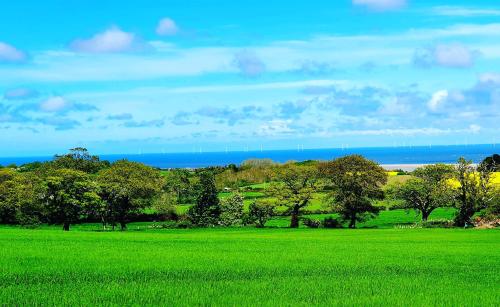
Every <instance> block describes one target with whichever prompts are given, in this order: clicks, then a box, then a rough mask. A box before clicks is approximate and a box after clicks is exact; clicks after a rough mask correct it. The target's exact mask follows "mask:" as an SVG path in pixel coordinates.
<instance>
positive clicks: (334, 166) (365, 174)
mask: <svg viewBox="0 0 500 307" xmlns="http://www.w3.org/2000/svg"><path fill="white" fill-rule="evenodd" d="M320 170H321V173H322V174H323V176H324V177H325V178H326V179H327V180H328V182H329V185H330V188H331V190H332V191H331V193H330V195H329V198H330V199H331V200H332V207H333V209H334V211H336V212H338V213H340V215H341V217H342V219H343V220H346V221H349V227H350V228H355V227H356V222H362V221H364V220H365V219H366V218H368V217H373V216H375V215H377V214H378V212H379V209H378V208H377V207H375V206H373V205H372V203H371V202H372V200H375V199H382V198H383V196H384V192H383V190H382V186H383V185H384V184H385V183H386V182H387V174H386V172H385V170H384V169H383V168H382V167H380V166H379V165H378V164H377V163H375V162H373V161H370V160H367V159H365V158H363V157H362V156H360V155H351V156H346V157H342V158H338V159H335V160H333V161H329V162H324V163H322V164H321V165H320Z"/></svg>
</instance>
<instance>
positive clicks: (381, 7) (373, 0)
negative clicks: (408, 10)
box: [352, 0, 406, 11]
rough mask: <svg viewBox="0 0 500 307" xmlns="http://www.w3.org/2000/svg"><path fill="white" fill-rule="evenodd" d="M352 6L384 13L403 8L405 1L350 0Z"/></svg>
mask: <svg viewBox="0 0 500 307" xmlns="http://www.w3.org/2000/svg"><path fill="white" fill-rule="evenodd" d="M352 4H354V5H359V6H364V7H367V8H369V9H371V10H376V11H386V10H395V9H400V8H403V7H404V6H405V5H406V0H352Z"/></svg>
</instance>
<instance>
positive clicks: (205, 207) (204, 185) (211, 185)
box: [188, 172, 221, 227]
mask: <svg viewBox="0 0 500 307" xmlns="http://www.w3.org/2000/svg"><path fill="white" fill-rule="evenodd" d="M198 189H199V194H198V197H197V199H196V204H195V205H194V206H192V207H191V208H189V211H188V216H189V218H190V220H191V222H193V223H194V224H195V225H198V226H202V227H206V226H215V225H217V224H218V223H219V216H220V213H221V208H220V203H219V197H218V195H217V188H216V187H215V178H214V175H213V174H212V172H203V173H201V174H200V183H199V185H198Z"/></svg>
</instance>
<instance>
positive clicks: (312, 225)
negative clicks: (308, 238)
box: [302, 218, 321, 228]
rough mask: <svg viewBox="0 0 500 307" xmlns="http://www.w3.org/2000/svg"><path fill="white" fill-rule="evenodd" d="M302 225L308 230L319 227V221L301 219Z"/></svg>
mask: <svg viewBox="0 0 500 307" xmlns="http://www.w3.org/2000/svg"><path fill="white" fill-rule="evenodd" d="M302 224H304V225H305V226H307V227H309V228H318V227H319V226H321V221H320V220H314V219H310V218H303V219H302Z"/></svg>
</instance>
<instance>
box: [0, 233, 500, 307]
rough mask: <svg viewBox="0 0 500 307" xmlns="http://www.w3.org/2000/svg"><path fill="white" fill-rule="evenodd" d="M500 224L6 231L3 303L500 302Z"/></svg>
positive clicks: (0, 250) (1, 243) (1, 262)
mask: <svg viewBox="0 0 500 307" xmlns="http://www.w3.org/2000/svg"><path fill="white" fill-rule="evenodd" d="M498 250H500V232H498V231H495V230H463V229H453V230H446V229H403V230H402V229H388V230H369V229H368V230H329V229H297V230H289V229H248V228H246V229H198V230H197V229H194V230H193V229H189V230H159V231H154V232H152V231H149V232H134V231H129V232H124V233H121V232H114V233H99V232H82V231H73V232H69V233H64V232H62V231H60V230H57V231H55V230H22V229H0V267H1V268H2V270H0V290H1V291H0V305H6V306H22V305H42V306H47V305H67V306H74V305H78V306H82V305H83V306H92V305H164V306H179V305H181V306H193V305H196V306H200V305H204V306H206V305H216V306H221V305H224V306H228V305H229V306H263V305H264V306H275V305H281V306H291V305H294V306H296V305H302V306H311V305H320V306H327V305H329V306H331V305H349V306H368V305H379V306H380V305H384V306H386V305H393V306H409V305H414V306H496V305H497V304H498V302H499V301H500V291H498V290H499V284H500V254H499V253H498Z"/></svg>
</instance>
